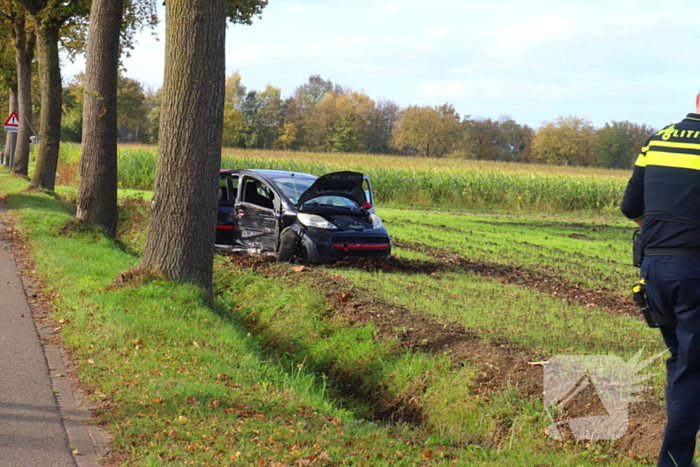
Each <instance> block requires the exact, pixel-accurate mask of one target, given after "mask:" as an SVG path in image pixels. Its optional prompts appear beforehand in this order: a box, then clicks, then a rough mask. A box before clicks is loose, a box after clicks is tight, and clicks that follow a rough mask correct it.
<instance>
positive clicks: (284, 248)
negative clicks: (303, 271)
mask: <svg viewBox="0 0 700 467" xmlns="http://www.w3.org/2000/svg"><path fill="white" fill-rule="evenodd" d="M298 246H299V237H298V236H297V234H295V233H294V231H293V230H289V229H287V230H285V231H283V232H282V234H281V235H280V247H279V249H278V250H277V262H278V263H286V262H289V261H291V260H292V259H293V258H295V257H296V255H297V249H298Z"/></svg>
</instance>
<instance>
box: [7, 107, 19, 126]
mask: <svg viewBox="0 0 700 467" xmlns="http://www.w3.org/2000/svg"><path fill="white" fill-rule="evenodd" d="M5 126H17V127H18V126H19V117H18V116H17V112H15V111H14V110H13V111H12V113H11V114H10V116H9V117H7V120H5Z"/></svg>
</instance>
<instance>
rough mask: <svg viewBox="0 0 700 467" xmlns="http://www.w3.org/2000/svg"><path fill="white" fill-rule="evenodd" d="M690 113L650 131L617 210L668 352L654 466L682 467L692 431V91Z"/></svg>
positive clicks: (697, 406)
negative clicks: (639, 256)
mask: <svg viewBox="0 0 700 467" xmlns="http://www.w3.org/2000/svg"><path fill="white" fill-rule="evenodd" d="M695 107H696V113H691V114H688V115H687V116H686V118H684V119H683V120H682V121H680V122H678V123H676V124H675V125H669V126H667V127H666V128H664V129H662V130H661V131H659V132H658V133H656V134H655V135H653V136H652V137H651V138H649V140H648V141H647V143H646V145H645V146H644V147H643V148H642V151H641V153H640V155H639V157H638V158H637V161H636V163H635V167H634V172H633V173H632V177H631V178H630V180H629V183H628V185H627V189H626V191H625V195H624V198H623V201H622V212H623V214H625V215H626V216H627V217H628V218H629V219H631V220H633V221H635V222H637V223H638V224H639V225H640V226H642V233H641V243H642V247H643V251H644V260H643V262H642V267H641V276H642V278H643V279H644V280H645V281H646V289H647V294H648V299H649V304H650V306H651V309H652V312H653V313H654V316H655V318H656V323H657V324H658V325H659V329H660V331H661V335H662V337H663V339H664V342H665V343H666V345H667V346H668V349H669V351H670V353H671V356H670V357H669V358H668V360H667V361H666V377H667V388H666V413H667V416H668V420H667V423H666V430H665V433H664V438H663V443H662V445H661V452H660V453H659V462H658V466H659V467H689V466H695V464H694V463H693V452H694V451H695V439H696V436H697V433H698V430H699V429H700V94H698V95H697V96H696V98H695Z"/></svg>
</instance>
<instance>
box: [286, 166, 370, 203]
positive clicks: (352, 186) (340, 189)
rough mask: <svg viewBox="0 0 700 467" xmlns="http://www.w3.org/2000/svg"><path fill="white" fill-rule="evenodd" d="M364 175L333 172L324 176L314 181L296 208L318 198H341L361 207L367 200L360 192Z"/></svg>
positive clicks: (361, 191)
mask: <svg viewBox="0 0 700 467" xmlns="http://www.w3.org/2000/svg"><path fill="white" fill-rule="evenodd" d="M363 179H364V175H362V174H361V173H359V172H347V171H346V172H333V173H329V174H326V175H324V176H322V177H320V178H317V179H316V181H315V182H314V183H313V185H311V186H310V187H309V189H308V190H306V191H305V192H304V193H302V194H301V196H300V197H299V201H297V206H301V205H302V204H304V203H306V202H307V201H309V200H311V199H314V198H318V197H319V196H343V197H345V198H348V199H351V200H352V201H354V202H356V203H357V205H358V206H363V205H364V204H365V203H366V202H367V199H366V198H365V192H364V191H363V190H362V181H363Z"/></svg>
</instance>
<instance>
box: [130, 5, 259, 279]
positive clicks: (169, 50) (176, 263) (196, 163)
mask: <svg viewBox="0 0 700 467" xmlns="http://www.w3.org/2000/svg"><path fill="white" fill-rule="evenodd" d="M234 3H237V4H239V5H241V9H240V10H235V9H234V10H235V14H232V13H231V9H230V6H231V3H228V4H227V2H226V0H168V2H167V5H166V9H167V10H166V25H165V36H166V37H165V78H164V84H163V104H162V112H161V118H160V122H161V124H160V139H159V142H158V163H157V167H156V180H155V187H154V191H153V201H152V203H151V207H152V210H151V222H150V228H149V231H148V239H147V241H146V248H145V250H144V253H143V261H142V265H143V267H145V268H147V269H152V270H159V271H161V272H162V273H164V274H165V275H166V276H168V277H170V278H172V279H175V280H177V281H181V282H190V283H194V284H196V285H198V286H200V287H202V288H203V289H204V290H206V291H209V292H211V288H212V262H213V256H214V225H215V223H216V200H217V186H218V171H219V169H220V164H221V139H222V138H221V136H222V127H223V107H224V81H225V55H224V46H225V34H226V15H227V7H229V8H228V13H229V16H230V17H231V19H232V20H233V21H235V22H243V23H247V22H250V20H251V15H253V14H259V13H260V11H261V10H262V8H263V7H264V6H265V4H266V2H262V1H260V2H257V3H255V4H254V6H255V8H252V9H251V8H249V7H250V6H251V4H253V3H254V2H234ZM193 18H196V19H197V20H196V21H193V20H192V19H193Z"/></svg>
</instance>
